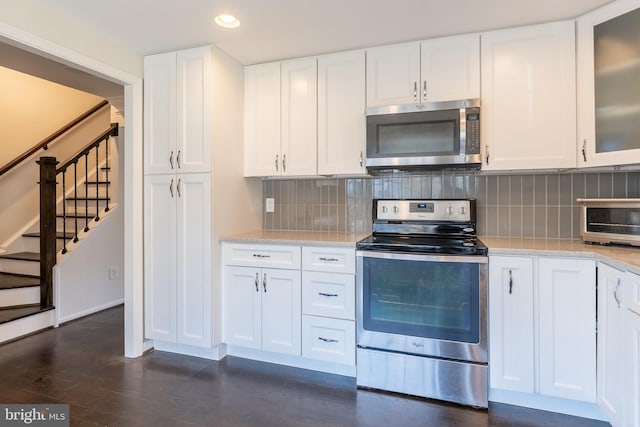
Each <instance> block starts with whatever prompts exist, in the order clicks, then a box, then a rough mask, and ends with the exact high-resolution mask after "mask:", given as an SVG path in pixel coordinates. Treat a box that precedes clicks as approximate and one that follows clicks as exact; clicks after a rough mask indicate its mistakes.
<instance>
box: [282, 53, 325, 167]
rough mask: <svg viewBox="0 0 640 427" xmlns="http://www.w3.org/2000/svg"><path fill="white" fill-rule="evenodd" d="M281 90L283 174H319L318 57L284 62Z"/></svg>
mask: <svg viewBox="0 0 640 427" xmlns="http://www.w3.org/2000/svg"><path fill="white" fill-rule="evenodd" d="M280 72H281V89H282V117H281V120H282V122H281V123H282V125H281V129H282V140H281V153H282V154H281V159H280V171H281V175H287V176H291V175H293V176H295V175H315V174H316V172H317V154H316V146H317V108H318V92H317V86H318V83H317V81H318V66H317V60H316V58H305V59H296V60H292V61H284V62H282V63H281V65H280Z"/></svg>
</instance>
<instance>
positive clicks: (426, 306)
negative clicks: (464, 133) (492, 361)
mask: <svg viewBox="0 0 640 427" xmlns="http://www.w3.org/2000/svg"><path fill="white" fill-rule="evenodd" d="M356 256H357V258H356V259H357V279H356V280H357V328H358V331H357V334H358V336H357V342H358V349H357V358H358V359H357V384H358V386H360V387H368V388H375V389H381V390H389V391H394V392H400V393H407V394H412V395H417V396H423V397H429V398H435V399H441V400H447V401H451V402H457V403H462V404H466V405H471V406H475V407H483V408H486V407H487V405H488V398H487V394H488V366H487V362H488V357H487V270H488V268H487V267H488V258H487V248H486V246H484V244H483V243H482V242H481V241H480V240H478V239H477V237H476V217H475V200H452V199H448V200H442V199H438V200H389V199H377V200H374V201H373V234H372V235H371V236H370V237H368V238H366V239H364V240H362V241H360V242H358V244H357V252H356Z"/></svg>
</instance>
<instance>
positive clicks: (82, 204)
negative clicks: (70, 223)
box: [58, 199, 107, 212]
mask: <svg viewBox="0 0 640 427" xmlns="http://www.w3.org/2000/svg"><path fill="white" fill-rule="evenodd" d="M66 205H67V212H73V209H74V207H75V206H76V202H75V200H66ZM96 205H97V206H98V207H99V208H100V209H104V208H105V207H106V206H107V201H106V200H98V201H97V202H96V200H95V199H90V200H87V201H85V200H78V204H77V206H78V211H81V212H84V211H86V210H87V207H88V208H89V209H88V211H89V212H95V211H96ZM58 210H60V209H58Z"/></svg>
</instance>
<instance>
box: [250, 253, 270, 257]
mask: <svg viewBox="0 0 640 427" xmlns="http://www.w3.org/2000/svg"><path fill="white" fill-rule="evenodd" d="M253 257H254V258H271V255H262V254H253Z"/></svg>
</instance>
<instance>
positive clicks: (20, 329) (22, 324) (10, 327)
mask: <svg viewBox="0 0 640 427" xmlns="http://www.w3.org/2000/svg"><path fill="white" fill-rule="evenodd" d="M54 316H55V311H54V310H48V311H45V312H42V313H39V314H34V315H33V316H28V317H24V318H22V319H18V320H14V321H12V322H7V323H3V324H2V325H0V343H1V342H5V341H9V340H12V339H15V338H18V337H21V336H23V335H27V334H31V333H33V332H37V331H39V330H42V329H45V328H48V327H51V326H53V323H54Z"/></svg>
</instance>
